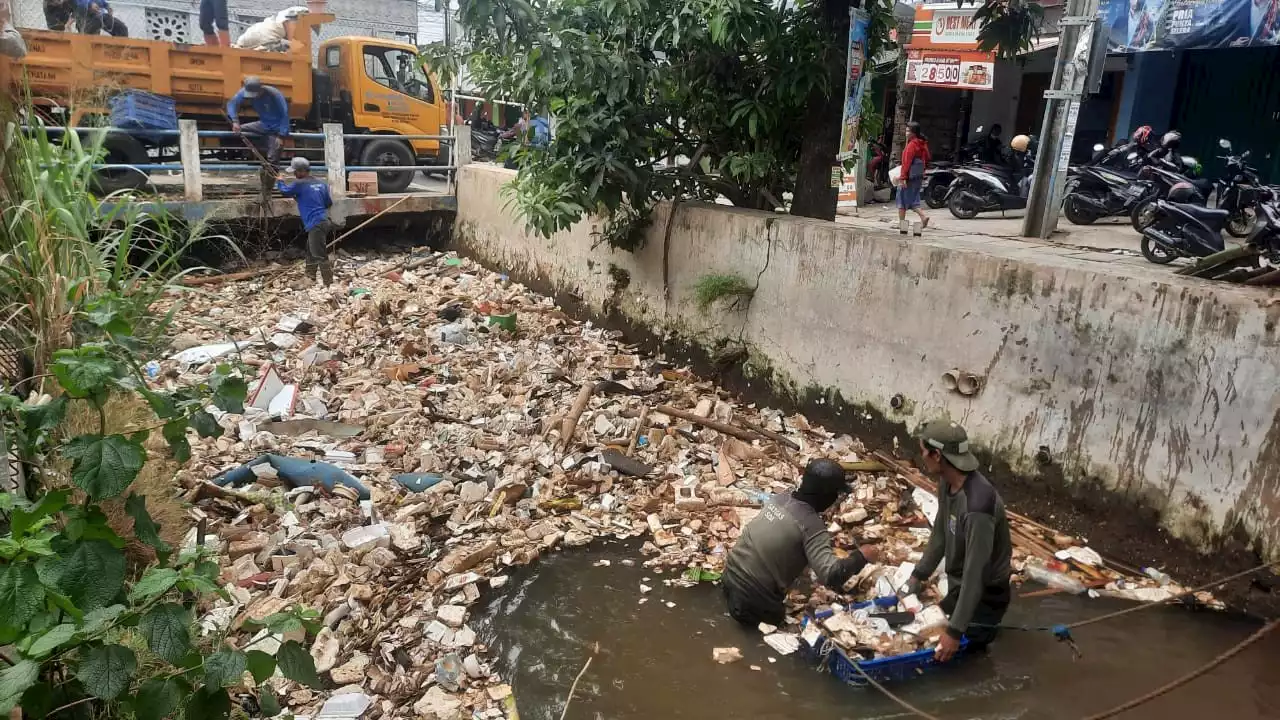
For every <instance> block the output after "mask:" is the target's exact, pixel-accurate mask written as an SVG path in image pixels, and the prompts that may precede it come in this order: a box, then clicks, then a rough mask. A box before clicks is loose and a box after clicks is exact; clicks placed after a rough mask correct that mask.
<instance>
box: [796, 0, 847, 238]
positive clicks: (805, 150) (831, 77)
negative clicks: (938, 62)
mask: <svg viewBox="0 0 1280 720" xmlns="http://www.w3.org/2000/svg"><path fill="white" fill-rule="evenodd" d="M849 7H850V1H849V0H825V2H824V3H823V18H824V20H825V22H826V25H827V28H828V30H829V32H830V35H829V37H830V38H831V42H832V43H833V48H839V50H838V51H836V52H832V53H830V57H831V61H830V62H831V67H830V68H828V72H827V88H826V92H822V91H821V90H814V91H813V92H811V93H809V99H808V101H807V102H806V103H805V113H804V140H802V141H801V144H800V165H799V167H798V168H797V170H796V189H795V193H794V195H793V197H792V201H791V214H792V215H802V216H804V217H811V218H818V219H819V220H834V219H835V217H836V194H837V189H836V188H833V187H831V167H832V166H833V165H835V164H836V152H837V151H838V150H839V147H840V120H841V113H842V112H843V110H844V81H845V78H844V75H845V65H846V63H847V62H848V58H846V57H845V55H846V53H847V50H848V47H849Z"/></svg>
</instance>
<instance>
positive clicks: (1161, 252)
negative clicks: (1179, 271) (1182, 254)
mask: <svg viewBox="0 0 1280 720" xmlns="http://www.w3.org/2000/svg"><path fill="white" fill-rule="evenodd" d="M1142 257H1144V258H1146V259H1147V262H1152V263H1155V264H1156V265H1168V264H1169V263H1171V262H1173V261H1174V260H1175V259H1177V257H1178V256H1177V255H1174V254H1173V253H1171V252H1169V251H1168V250H1165V249H1164V248H1162V247H1160V246H1159V245H1157V244H1155V243H1154V242H1152V241H1151V238H1149V237H1147V236H1146V235H1143V236H1142Z"/></svg>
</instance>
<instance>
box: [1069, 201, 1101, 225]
mask: <svg viewBox="0 0 1280 720" xmlns="http://www.w3.org/2000/svg"><path fill="white" fill-rule="evenodd" d="M1062 214H1063V215H1066V216H1067V220H1070V221H1071V224H1073V225H1092V224H1093V221H1095V220H1097V219H1098V216H1097V215H1094V214H1093V213H1092V212H1090V211H1089V210H1086V209H1085V208H1084V206H1083V205H1081V204H1080V203H1078V202H1076V198H1075V196H1074V195H1068V196H1067V199H1066V201H1065V202H1063V203H1062Z"/></svg>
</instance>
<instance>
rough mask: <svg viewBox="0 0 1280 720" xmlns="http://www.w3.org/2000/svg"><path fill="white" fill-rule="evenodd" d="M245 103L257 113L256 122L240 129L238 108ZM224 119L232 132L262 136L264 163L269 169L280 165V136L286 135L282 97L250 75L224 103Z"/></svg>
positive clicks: (286, 109)
mask: <svg viewBox="0 0 1280 720" xmlns="http://www.w3.org/2000/svg"><path fill="white" fill-rule="evenodd" d="M245 99H248V100H249V104H250V105H251V106H252V107H253V110H254V112H256V113H258V119H257V120H255V121H254V122H251V123H245V124H243V125H241V124H240V104H241V103H243V102H244V101H245ZM227 117H229V118H231V129H232V131H234V132H237V133H240V132H245V133H248V134H250V135H263V136H266V138H267V160H268V161H269V162H270V163H271V164H272V165H275V164H276V163H278V162H280V149H281V148H282V147H283V145H284V136H286V135H288V134H289V101H288V100H286V99H285V97H284V94H283V93H281V92H280V91H279V90H277V89H275V88H273V87H271V86H270V85H263V84H262V80H260V79H259V78H257V77H254V76H252V75H250V76H249V77H247V78H245V79H244V87H242V88H240V91H239V92H237V93H236V94H235V97H233V98H231V101H230V102H228V103H227Z"/></svg>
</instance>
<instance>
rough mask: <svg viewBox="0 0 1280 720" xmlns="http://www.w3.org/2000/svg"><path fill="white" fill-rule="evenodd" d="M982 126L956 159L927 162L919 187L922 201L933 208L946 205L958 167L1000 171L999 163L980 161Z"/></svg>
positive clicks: (958, 153) (957, 154)
mask: <svg viewBox="0 0 1280 720" xmlns="http://www.w3.org/2000/svg"><path fill="white" fill-rule="evenodd" d="M983 129H984V128H983V126H981V125H979V126H978V129H977V130H975V131H974V132H975V133H976V134H977V136H978V137H977V139H975V140H972V141H970V142H969V143H966V144H965V145H964V146H962V147H961V148H960V150H959V152H957V153H956V161H955V162H948V161H946V160H940V161H936V162H933V163H930V164H929V169H927V170H925V172H924V185H923V187H922V188H921V192H920V195H921V198H922V199H923V200H924V203H925V204H926V205H928V206H929V207H931V208H933V209H934V210H938V209H940V208H943V207H946V204H947V193H948V192H949V191H950V189H951V184H952V183H953V182H955V179H956V170H957V169H959V168H962V167H964V168H976V169H978V170H987V171H997V172H999V171H1001V170H1002V169H1003V168H1002V166H1000V165H993V164H990V163H984V162H982V161H981V154H982V152H981V151H982V141H983V137H984V136H983V134H982V131H983Z"/></svg>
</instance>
